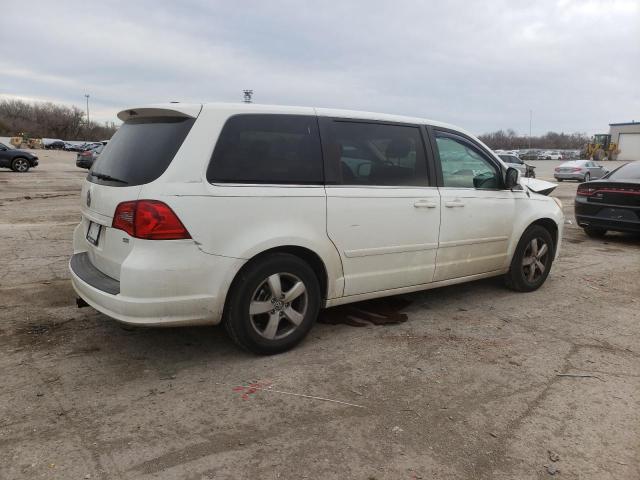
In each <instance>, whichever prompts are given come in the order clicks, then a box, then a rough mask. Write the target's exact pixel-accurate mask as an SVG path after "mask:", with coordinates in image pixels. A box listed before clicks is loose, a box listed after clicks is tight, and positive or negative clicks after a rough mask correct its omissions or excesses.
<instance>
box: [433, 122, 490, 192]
mask: <svg viewBox="0 0 640 480" xmlns="http://www.w3.org/2000/svg"><path fill="white" fill-rule="evenodd" d="M436 144H437V146H438V154H439V156H440V164H441V165H442V180H443V184H444V186H445V187H457V188H493V189H496V188H500V186H501V181H500V175H499V172H498V169H497V167H496V166H495V165H494V164H493V163H491V162H490V161H489V160H487V159H486V158H484V156H482V155H481V154H480V153H479V152H478V151H476V149H475V148H473V147H472V146H471V145H470V144H469V143H468V142H466V141H465V140H464V139H462V138H457V137H456V136H454V135H446V134H440V133H437V134H436Z"/></svg>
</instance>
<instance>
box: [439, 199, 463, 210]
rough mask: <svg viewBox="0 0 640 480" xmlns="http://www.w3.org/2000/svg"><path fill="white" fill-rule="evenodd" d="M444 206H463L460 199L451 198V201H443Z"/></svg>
mask: <svg viewBox="0 0 640 480" xmlns="http://www.w3.org/2000/svg"><path fill="white" fill-rule="evenodd" d="M444 206H445V207H447V208H455V207H464V203H462V201H460V200H453V201H451V202H444Z"/></svg>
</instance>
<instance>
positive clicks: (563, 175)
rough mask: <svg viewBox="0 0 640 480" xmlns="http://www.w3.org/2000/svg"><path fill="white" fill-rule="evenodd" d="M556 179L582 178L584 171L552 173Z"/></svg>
mask: <svg viewBox="0 0 640 480" xmlns="http://www.w3.org/2000/svg"><path fill="white" fill-rule="evenodd" d="M553 177H554V178H555V179H556V180H584V173H554V174H553Z"/></svg>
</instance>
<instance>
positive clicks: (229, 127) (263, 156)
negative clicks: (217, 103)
mask: <svg viewBox="0 0 640 480" xmlns="http://www.w3.org/2000/svg"><path fill="white" fill-rule="evenodd" d="M207 180H209V181H210V182H231V183H287V184H321V183H322V181H323V175H322V153H321V149H320V134H319V133H318V123H317V120H316V117H313V116H305V115H263V114H260V115H253V114H248V115H236V116H234V117H231V118H230V119H229V120H227V123H226V124H225V125H224V127H223V128H222V132H221V133H220V138H219V139H218V143H217V144H216V148H215V150H214V151H213V156H212V157H211V163H210V164H209V168H208V169H207Z"/></svg>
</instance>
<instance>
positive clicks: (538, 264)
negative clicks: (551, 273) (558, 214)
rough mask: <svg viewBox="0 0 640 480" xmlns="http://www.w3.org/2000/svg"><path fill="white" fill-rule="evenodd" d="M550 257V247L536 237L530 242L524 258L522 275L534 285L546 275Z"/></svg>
mask: <svg viewBox="0 0 640 480" xmlns="http://www.w3.org/2000/svg"><path fill="white" fill-rule="evenodd" d="M548 255H549V245H547V242H545V241H544V239H542V238H540V237H535V238H533V239H532V240H531V242H529V244H528V245H527V247H526V248H525V250H524V256H523V257H522V273H523V274H524V278H525V279H526V281H527V282H529V283H531V284H533V283H536V281H537V280H538V279H539V278H540V277H541V276H542V275H544V272H545V270H546V268H547V267H546V265H547V256H548Z"/></svg>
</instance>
